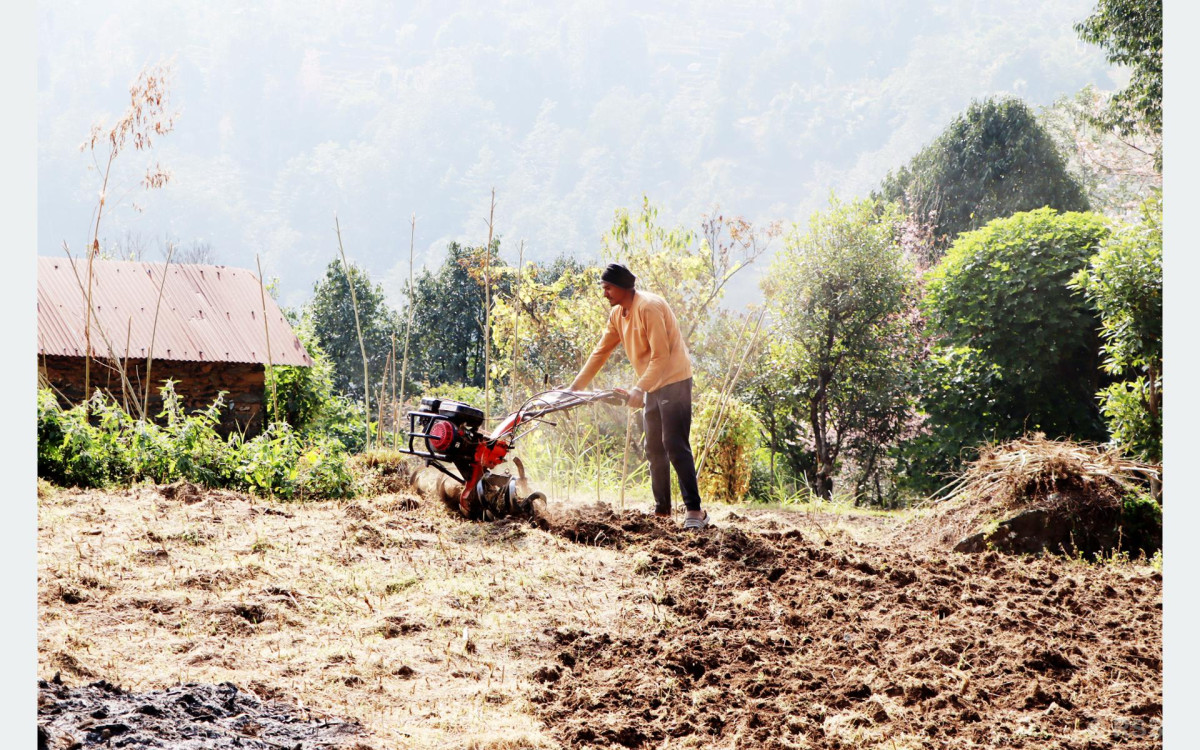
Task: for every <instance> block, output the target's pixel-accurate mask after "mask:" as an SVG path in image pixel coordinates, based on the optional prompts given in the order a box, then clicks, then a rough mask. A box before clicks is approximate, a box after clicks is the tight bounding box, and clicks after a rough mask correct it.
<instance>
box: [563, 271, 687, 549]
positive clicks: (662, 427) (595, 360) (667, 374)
mask: <svg viewBox="0 0 1200 750" xmlns="http://www.w3.org/2000/svg"><path fill="white" fill-rule="evenodd" d="M636 281H637V277H635V276H634V275H633V274H632V273H631V272H630V271H629V269H628V268H626V267H625V266H622V265H620V264H619V263H610V264H609V265H608V267H607V268H605V269H604V273H602V274H601V275H600V287H601V289H602V290H603V292H604V298H605V299H606V300H608V304H609V305H611V306H612V309H611V310H610V311H609V314H608V328H607V329H606V330H605V331H604V336H603V337H601V339H600V343H599V344H597V345H596V348H595V350H594V351H592V354H591V356H590V357H588V360H587V362H585V363H584V365H583V369H582V370H580V371H579V374H578V375H576V376H575V380H574V382H572V383H571V390H581V389H583V388H587V387H588V384H590V383H591V382H592V378H594V377H596V373H597V372H599V371H600V368H601V367H602V366H603V365H604V363H605V362H606V361H608V355H609V354H611V353H612V351H613V349H615V348H616V347H617V344H618V343H621V344H624V345H625V353H626V354H627V355H629V362H630V364H632V365H633V370H634V372H636V373H637V375H638V380H637V383H636V384H635V385H634V386H633V387H632V388H630V389H629V390H628V396H629V407H630V408H631V409H637V408H638V407H644V409H643V411H642V426H643V427H644V428H645V432H646V457H647V458H648V459H649V461H650V486H651V488H652V489H653V491H654V514H655V515H657V516H670V515H671V474H670V471H671V469H670V466H674V467H675V476H676V477H677V478H678V479H679V489H680V492H681V493H682V495H683V504H684V507H686V508H687V513H686V515H685V517H684V520H683V527H684V528H685V529H700V528H704V527H705V526H707V525H708V512H707V511H702V510H701V509H700V490H699V488H698V487H697V486H696V466H695V463H694V461H693V459H692V447H691V444H690V442H689V433H690V432H691V429H692V363H691V360H690V359H689V358H688V349H687V344H685V343H684V341H683V336H682V335H680V333H679V324H678V323H677V322H676V321H675V313H673V312H671V308H670V307H669V306H668V305H667V302H666V300H664V299H663V298H662V297H659V296H658V295H657V294H651V293H649V292H644V291H638V290H637V289H635V288H634V286H635V282H636ZM668 462H669V464H670V465H668Z"/></svg>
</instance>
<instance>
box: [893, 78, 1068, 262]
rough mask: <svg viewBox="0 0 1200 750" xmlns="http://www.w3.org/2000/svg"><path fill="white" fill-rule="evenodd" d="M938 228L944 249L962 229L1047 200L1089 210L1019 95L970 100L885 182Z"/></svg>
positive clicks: (1061, 207)
mask: <svg viewBox="0 0 1200 750" xmlns="http://www.w3.org/2000/svg"><path fill="white" fill-rule="evenodd" d="M880 192H881V195H882V197H883V198H884V199H886V200H895V201H900V202H901V203H903V205H904V206H905V207H906V208H907V209H908V210H909V212H911V213H912V214H914V215H915V217H916V219H917V220H918V221H920V222H924V223H928V224H930V225H932V228H933V239H934V243H935V245H936V246H937V248H938V249H939V250H944V249H945V248H946V247H948V246H949V244H950V243H951V242H953V241H954V238H955V237H956V236H957V235H958V234H959V233H961V232H965V231H970V230H972V229H978V228H979V227H981V226H983V225H984V224H986V223H987V222H989V221H991V220H992V219H996V218H1002V217H1005V216H1011V215H1012V214H1014V213H1017V212H1020V211H1030V210H1033V209H1037V208H1042V207H1043V206H1049V207H1050V208H1053V209H1056V210H1059V211H1085V210H1087V209H1088V201H1087V196H1086V195H1085V194H1084V191H1083V188H1082V187H1081V186H1080V184H1079V183H1078V182H1077V181H1076V180H1075V178H1073V177H1072V176H1071V175H1070V174H1069V173H1068V171H1067V168H1066V165H1065V163H1064V161H1063V158H1062V156H1061V155H1060V154H1059V153H1058V150H1057V149H1056V148H1055V146H1054V142H1053V140H1052V139H1051V138H1050V136H1049V135H1048V134H1047V133H1046V131H1045V130H1043V129H1042V126H1041V125H1040V124H1039V123H1038V121H1037V118H1036V117H1035V116H1034V114H1033V113H1032V112H1031V111H1030V110H1029V107H1027V106H1026V105H1025V103H1024V102H1022V101H1021V100H1019V99H1015V98H1001V99H987V100H984V101H981V102H980V101H976V102H972V103H971V106H969V107H968V108H967V110H966V111H965V112H963V113H962V114H961V115H959V116H958V117H956V118H955V119H954V120H953V121H952V122H951V123H950V125H949V126H947V128H946V129H945V130H944V131H943V132H942V134H941V135H940V136H938V138H937V139H936V140H934V142H933V143H931V144H930V145H928V146H926V147H925V148H924V149H922V150H921V151H920V153H918V154H917V155H916V156H914V157H913V159H912V161H910V162H909V163H908V164H907V165H906V166H904V167H901V168H900V169H899V170H898V171H897V172H895V173H891V172H889V173H888V175H887V177H885V178H884V181H883V185H882V187H881V189H880Z"/></svg>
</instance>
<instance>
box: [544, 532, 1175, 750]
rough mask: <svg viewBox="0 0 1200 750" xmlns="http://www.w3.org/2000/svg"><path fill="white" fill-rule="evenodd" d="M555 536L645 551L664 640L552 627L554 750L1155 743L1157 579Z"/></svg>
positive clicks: (785, 544) (1010, 561)
mask: <svg viewBox="0 0 1200 750" xmlns="http://www.w3.org/2000/svg"><path fill="white" fill-rule="evenodd" d="M550 530H551V531H553V532H556V533H559V534H561V535H562V536H564V537H566V538H569V539H573V540H576V541H581V542H588V543H593V544H595V543H600V544H604V543H605V542H606V540H607V543H609V544H613V545H618V546H621V547H623V548H624V549H626V551H627V552H629V553H630V554H637V555H642V556H643V558H644V559H643V564H642V565H640V566H639V567H640V569H641V570H642V571H643V572H644V574H645V576H646V579H647V584H648V587H647V591H648V594H647V595H648V596H650V597H652V598H653V600H654V603H655V604H656V605H657V606H658V607H661V608H662V609H663V611H664V617H663V621H664V623H665V625H664V627H662V628H661V629H660V630H659V631H658V632H646V633H644V634H639V635H633V636H630V635H629V634H628V633H626V635H624V636H617V635H614V634H612V633H608V632H587V631H584V630H561V631H559V632H557V633H556V634H555V635H556V638H557V640H558V643H559V644H560V645H559V650H558V651H557V653H556V655H555V657H554V659H553V661H551V662H549V663H547V664H545V665H544V666H543V667H541V668H540V669H538V670H537V672H535V673H534V675H533V678H534V679H535V680H537V681H539V682H540V683H542V684H543V687H542V689H541V691H540V692H538V693H536V694H535V695H534V696H533V700H534V702H535V705H536V706H537V711H538V713H539V715H540V717H541V718H542V720H543V721H545V723H546V724H547V726H548V727H549V728H550V730H551V732H552V733H553V734H554V735H555V736H556V737H557V738H558V739H559V741H561V742H562V743H563V745H564V746H567V747H593V746H601V747H605V746H626V747H641V746H646V747H664V746H665V747H687V746H693V747H695V746H700V747H736V748H792V747H811V748H851V747H854V748H858V747H880V748H896V750H903V749H904V748H970V747H988V748H991V747H1011V748H1068V749H1071V750H1099V749H1101V748H1109V747H1122V748H1158V747H1161V746H1162V739H1161V738H1162V661H1161V658H1162V640H1161V633H1162V577H1161V575H1159V574H1158V573H1155V572H1152V571H1149V570H1147V569H1141V572H1137V571H1135V570H1134V569H1133V568H1131V567H1128V566H1127V567H1125V568H1117V567H1113V566H1094V565H1087V564H1084V563H1081V562H1078V561H1068V560H1062V559H1057V558H1030V557H1002V556H1000V555H998V554H996V553H994V552H993V553H988V554H985V555H962V554H957V553H947V554H944V555H940V556H929V555H921V556H918V555H916V554H914V553H912V552H910V551H908V550H905V549H903V548H888V547H876V546H867V545H861V544H857V543H853V542H838V543H834V542H833V541H830V540H826V541H824V542H814V541H811V540H809V539H807V538H806V537H804V536H803V535H801V534H800V532H799V531H798V530H790V531H767V532H762V531H754V530H742V529H740V528H737V527H735V526H726V527H724V528H709V529H707V530H704V531H701V532H698V533H697V532H684V531H682V530H679V529H678V528H677V527H674V526H673V525H672V524H671V523H669V522H666V521H658V520H650V519H646V517H645V516H642V515H641V514H638V513H626V514H624V515H621V516H618V515H616V514H613V513H611V511H609V512H605V511H604V510H602V509H600V508H596V509H590V510H587V509H585V510H584V511H581V512H578V513H576V514H575V515H573V516H571V517H565V518H561V519H557V520H556V523H554V524H551V526H550Z"/></svg>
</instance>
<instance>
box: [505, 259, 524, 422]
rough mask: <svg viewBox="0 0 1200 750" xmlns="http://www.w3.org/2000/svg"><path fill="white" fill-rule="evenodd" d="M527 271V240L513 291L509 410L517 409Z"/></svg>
mask: <svg viewBox="0 0 1200 750" xmlns="http://www.w3.org/2000/svg"><path fill="white" fill-rule="evenodd" d="M524 270H525V240H521V247H520V249H518V250H517V288H516V289H515V290H514V291H513V301H514V303H515V304H514V305H513V354H512V374H511V375H509V378H508V381H509V383H508V389H509V392H510V393H509V402H508V410H509V411H510V412H511V411H512V410H513V409H515V408H517V382H516V381H517V365H518V363H519V362H520V360H521V274H522V273H523V272H524Z"/></svg>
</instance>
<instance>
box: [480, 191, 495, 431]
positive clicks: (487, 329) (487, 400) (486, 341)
mask: <svg viewBox="0 0 1200 750" xmlns="http://www.w3.org/2000/svg"><path fill="white" fill-rule="evenodd" d="M495 218H496V188H492V207H491V210H490V211H489V212H488V238H487V247H485V248H484V250H483V257H484V266H483V415H484V419H488V418H490V417H491V414H492V366H491V333H492V230H493V228H494V227H493V221H494V220H495Z"/></svg>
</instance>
